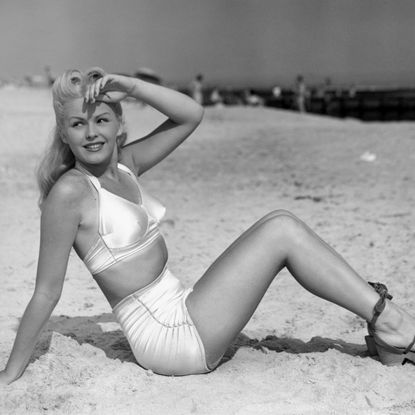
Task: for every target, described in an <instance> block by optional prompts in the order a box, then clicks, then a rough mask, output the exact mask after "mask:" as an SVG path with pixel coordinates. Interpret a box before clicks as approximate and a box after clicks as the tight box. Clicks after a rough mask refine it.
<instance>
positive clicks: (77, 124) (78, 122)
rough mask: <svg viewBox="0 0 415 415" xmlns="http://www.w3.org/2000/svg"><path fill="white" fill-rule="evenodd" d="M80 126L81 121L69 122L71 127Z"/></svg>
mask: <svg viewBox="0 0 415 415" xmlns="http://www.w3.org/2000/svg"><path fill="white" fill-rule="evenodd" d="M81 126H82V121H74V122H73V123H72V124H71V127H72V128H78V127H81Z"/></svg>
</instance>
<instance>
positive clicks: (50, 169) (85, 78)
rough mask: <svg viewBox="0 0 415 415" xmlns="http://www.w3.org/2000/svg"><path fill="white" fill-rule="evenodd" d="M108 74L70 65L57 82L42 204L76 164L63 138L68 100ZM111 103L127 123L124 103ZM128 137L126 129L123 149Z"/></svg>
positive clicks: (41, 178)
mask: <svg viewBox="0 0 415 415" xmlns="http://www.w3.org/2000/svg"><path fill="white" fill-rule="evenodd" d="M104 75H105V72H104V71H103V70H102V69H100V68H92V69H89V70H88V71H86V72H85V73H83V72H81V71H79V70H76V69H70V70H67V71H65V72H64V73H63V74H62V75H61V76H59V77H58V78H57V79H56V80H55V82H54V83H53V86H52V99H53V109H54V111H55V118H56V126H55V128H54V130H53V137H52V141H51V143H50V144H49V146H48V148H47V149H46V151H45V154H44V156H43V158H42V159H41V161H40V163H39V166H38V168H37V171H36V177H37V182H38V186H39V190H40V196H39V206H41V204H42V203H43V201H44V200H45V199H46V197H47V196H48V194H49V192H50V190H51V189H52V187H53V185H54V184H55V183H56V182H57V181H58V179H59V178H60V177H61V176H62V175H63V174H64V173H66V172H67V171H68V170H70V169H72V168H73V167H74V166H75V157H74V155H73V153H72V151H71V149H70V148H69V146H68V144H66V143H64V141H63V135H64V133H63V126H64V113H63V107H64V104H65V103H66V102H67V101H69V100H71V99H74V98H82V97H83V96H84V94H85V91H86V88H87V87H88V85H90V84H91V83H93V82H95V81H96V80H97V79H99V78H102V77H103V76H104ZM108 105H109V106H110V107H111V108H112V109H113V111H114V113H115V114H116V115H117V116H118V117H119V119H120V121H121V123H122V125H123V126H124V120H123V112H122V107H121V104H120V103H119V102H116V103H108ZM126 138H127V135H126V133H125V131H124V132H123V133H122V134H121V135H120V136H119V137H118V139H117V143H118V148H119V150H120V148H121V146H122V145H123V144H124V143H125V141H126Z"/></svg>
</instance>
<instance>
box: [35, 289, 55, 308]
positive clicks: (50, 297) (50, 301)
mask: <svg viewBox="0 0 415 415" xmlns="http://www.w3.org/2000/svg"><path fill="white" fill-rule="evenodd" d="M61 293H62V291H59V292H58V291H55V290H51V291H47V292H45V291H36V290H35V292H34V294H33V297H34V298H35V299H36V300H38V301H39V302H41V303H43V304H45V305H47V306H48V307H50V308H54V307H55V306H56V304H58V302H59V300H60V298H61Z"/></svg>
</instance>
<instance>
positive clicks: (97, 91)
mask: <svg viewBox="0 0 415 415" xmlns="http://www.w3.org/2000/svg"><path fill="white" fill-rule="evenodd" d="M101 79H102V78H101ZM101 79H98V81H96V82H95V84H94V85H93V89H92V92H93V94H94V97H93V98H94V101H95V99H96V97H97V96H98V95H99V94H100V91H101Z"/></svg>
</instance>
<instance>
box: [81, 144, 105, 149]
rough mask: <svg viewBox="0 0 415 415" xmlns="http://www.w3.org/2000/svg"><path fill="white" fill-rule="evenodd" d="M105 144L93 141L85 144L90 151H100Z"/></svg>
mask: <svg viewBox="0 0 415 415" xmlns="http://www.w3.org/2000/svg"><path fill="white" fill-rule="evenodd" d="M103 146H104V143H91V144H87V145H86V146H84V148H85V149H86V150H88V151H99V150H101V148H102V147H103Z"/></svg>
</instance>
